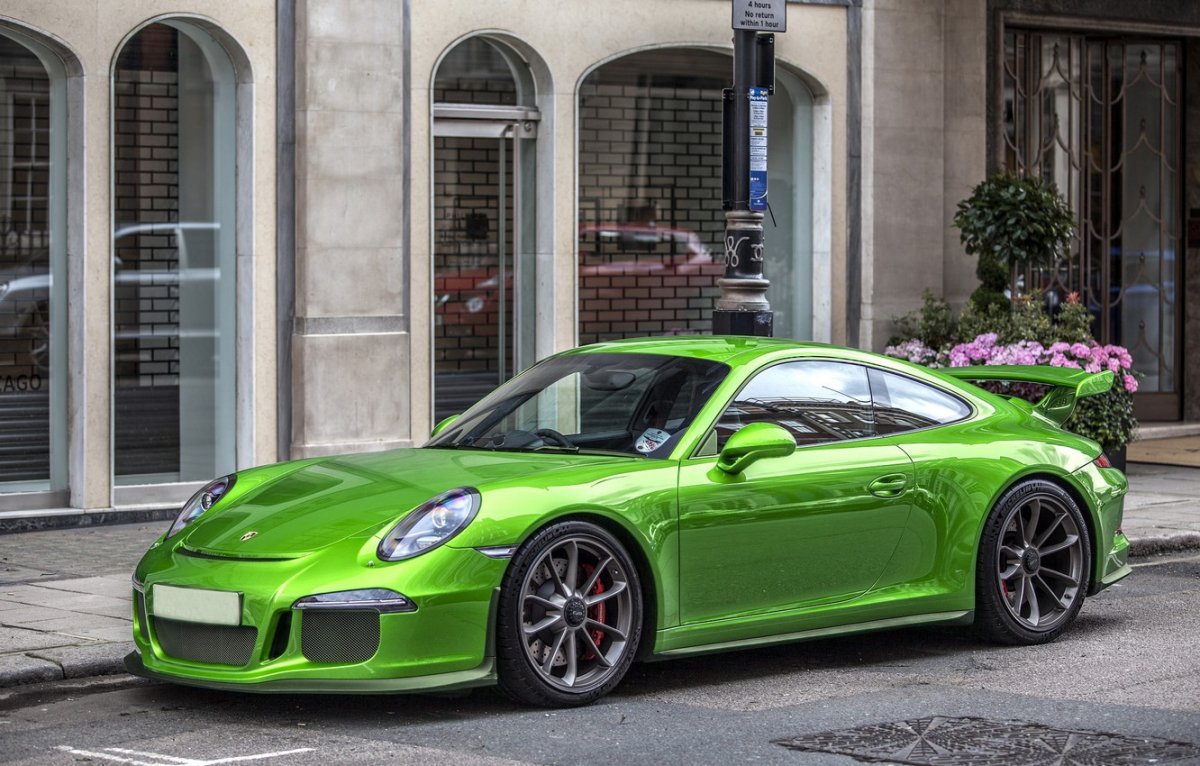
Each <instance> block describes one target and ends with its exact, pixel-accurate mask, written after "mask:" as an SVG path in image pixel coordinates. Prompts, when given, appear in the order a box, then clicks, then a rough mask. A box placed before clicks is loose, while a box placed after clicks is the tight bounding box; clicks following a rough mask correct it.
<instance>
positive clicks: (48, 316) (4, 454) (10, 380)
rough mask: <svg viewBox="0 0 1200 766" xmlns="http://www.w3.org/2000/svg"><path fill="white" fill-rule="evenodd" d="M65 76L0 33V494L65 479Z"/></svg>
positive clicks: (13, 35) (56, 64) (33, 48)
mask: <svg viewBox="0 0 1200 766" xmlns="http://www.w3.org/2000/svg"><path fill="white" fill-rule="evenodd" d="M65 76H66V75H65V72H64V68H63V64H62V61H61V60H60V59H59V58H58V57H57V56H56V55H54V54H53V53H51V52H50V51H49V49H48V48H46V47H44V46H43V45H41V44H40V43H39V42H37V41H36V40H34V39H33V38H32V36H27V35H25V34H22V33H20V32H17V31H14V30H9V29H6V28H3V27H0V492H27V491H39V490H48V489H63V488H65V487H66V482H67V476H66V452H67V444H66V413H67V406H66V336H67V333H66V324H67V321H66V309H67V306H66V286H67V280H66V223H67V221H66V142H67V139H66V97H65Z"/></svg>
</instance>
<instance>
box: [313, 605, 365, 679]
mask: <svg viewBox="0 0 1200 766" xmlns="http://www.w3.org/2000/svg"><path fill="white" fill-rule="evenodd" d="M378 649H379V613H378V612H368V611H353V610H345V611H343V610H340V609H337V610H327V611H321V610H317V609H306V610H304V612H303V616H302V617H301V618H300V651H302V652H303V653H304V656H305V657H306V658H308V659H309V660H310V661H312V662H334V663H338V664H341V665H346V664H349V663H353V662H364V661H366V660H369V659H371V658H372V657H374V656H375V652H376V651H377V650H378Z"/></svg>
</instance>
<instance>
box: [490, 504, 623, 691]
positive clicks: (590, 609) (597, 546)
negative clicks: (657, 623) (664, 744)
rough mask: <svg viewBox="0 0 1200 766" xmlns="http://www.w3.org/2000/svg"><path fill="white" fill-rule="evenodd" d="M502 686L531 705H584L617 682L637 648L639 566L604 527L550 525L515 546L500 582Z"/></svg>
mask: <svg viewBox="0 0 1200 766" xmlns="http://www.w3.org/2000/svg"><path fill="white" fill-rule="evenodd" d="M498 608H499V614H498V617H497V621H496V625H497V631H498V636H497V645H496V648H497V662H498V671H499V678H500V686H501V688H502V689H503V690H504V691H505V692H507V693H508V694H509V695H511V696H512V697H514V698H515V699H517V700H519V701H521V702H526V703H529V704H534V705H544V706H570V705H584V704H587V703H589V702H592V701H594V700H596V699H599V698H600V697H602V696H604V695H605V694H607V693H608V692H609V691H611V690H612V688H613V687H615V686H616V685H617V683H619V682H620V680H621V678H622V677H623V676H624V675H625V671H626V670H628V669H629V665H630V663H631V662H632V661H633V657H634V654H635V653H636V652H637V646H638V641H639V640H640V638H641V629H642V594H641V587H640V583H639V580H638V573H637V569H636V567H635V566H634V564H633V561H632V560H631V559H630V556H629V554H628V552H626V550H625V548H624V546H622V545H621V543H620V542H619V541H618V540H617V539H616V538H615V537H613V536H612V535H611V534H609V533H608V532H607V531H606V530H604V529H603V528H601V527H598V526H596V525H595V524H590V523H588V522H583V521H567V522H561V523H558V524H554V525H552V526H549V527H547V528H546V529H543V530H542V531H540V532H538V533H537V534H536V535H534V536H533V537H532V538H530V539H529V541H528V542H526V543H525V544H524V545H522V546H521V548H520V550H519V551H517V554H516V556H515V557H514V559H513V563H512V565H511V566H510V567H509V570H508V572H507V573H506V574H505V577H504V584H503V586H502V587H501V592H500V602H499V606H498Z"/></svg>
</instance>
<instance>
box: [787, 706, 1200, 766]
mask: <svg viewBox="0 0 1200 766" xmlns="http://www.w3.org/2000/svg"><path fill="white" fill-rule="evenodd" d="M775 744H777V745H783V746H784V747H786V748H789V749H791V750H804V751H810V752H819V753H836V754H838V755H848V756H851V757H853V758H856V759H858V760H860V761H889V762H892V763H912V764H931V765H932V764H937V766H956V765H957V764H963V765H964V766H966V765H967V764H969V765H970V766H1011V764H1015V763H1020V764H1028V765H1029V766H1040V765H1041V764H1046V765H1047V766H1050V765H1051V764H1053V765H1054V766H1059V765H1060V764H1061V766H1070V765H1071V764H1079V765H1080V766H1084V765H1085V764H1086V765H1087V766H1092V765H1093V764H1094V765H1095V766H1120V765H1121V764H1136V763H1162V762H1164V761H1174V760H1179V759H1181V758H1196V757H1200V748H1197V747H1196V746H1195V745H1192V744H1188V743H1186V742H1172V741H1170V740H1165V739H1157V738H1154V737H1136V738H1135V737H1125V736H1122V735H1120V734H1105V733H1103V732H1098V731H1075V730H1073V729H1056V728H1054V727H1052V726H1043V725H1041V724H1037V723H1026V722H1024V721H991V720H988V719H986V718H943V717H940V716H935V717H932V718H914V719H913V720H911V721H895V722H893V723H878V724H872V725H870V726H860V727H858V728H856V729H839V730H837V731H825V732H821V733H819V734H809V735H806V736H803V737H795V738H792V739H778V740H775Z"/></svg>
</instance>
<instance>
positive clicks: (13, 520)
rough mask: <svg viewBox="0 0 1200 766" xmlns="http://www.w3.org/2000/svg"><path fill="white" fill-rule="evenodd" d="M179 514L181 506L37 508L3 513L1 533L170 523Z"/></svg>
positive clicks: (10, 533) (0, 517)
mask: <svg viewBox="0 0 1200 766" xmlns="http://www.w3.org/2000/svg"><path fill="white" fill-rule="evenodd" d="M178 515H179V507H178V506H173V507H170V508H149V509H145V508H143V509H135V510H120V511H111V510H107V511H76V510H71V511H68V512H65V513H51V512H36V511H35V512H31V513H23V514H20V515H15V514H14V515H0V535H12V534H17V533H20V532H46V531H49V530H53V529H78V528H80V527H106V526H110V525H112V524H145V523H151V522H159V521H166V522H170V521H171V520H172V519H174V518H175V517H176V516H178Z"/></svg>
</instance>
